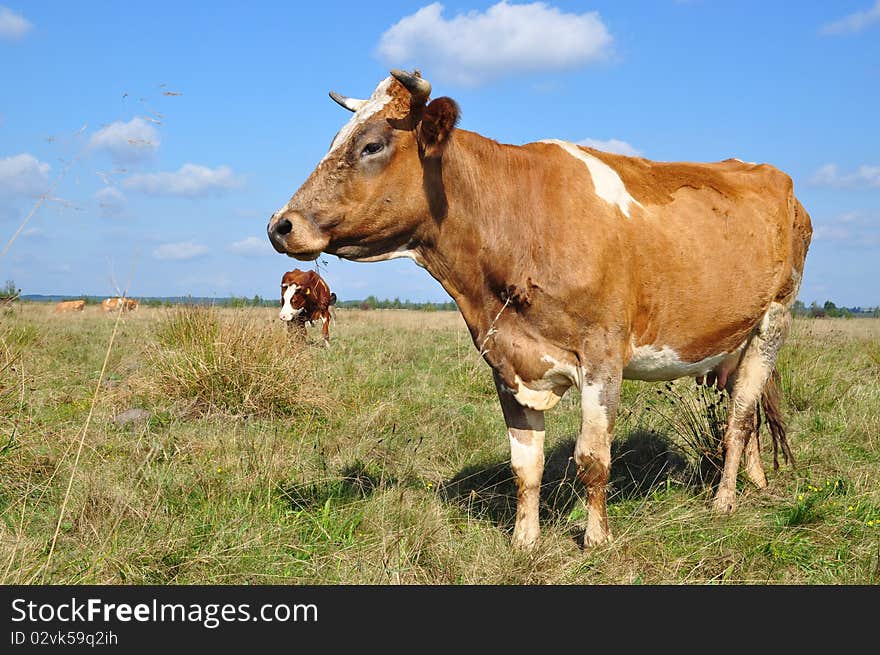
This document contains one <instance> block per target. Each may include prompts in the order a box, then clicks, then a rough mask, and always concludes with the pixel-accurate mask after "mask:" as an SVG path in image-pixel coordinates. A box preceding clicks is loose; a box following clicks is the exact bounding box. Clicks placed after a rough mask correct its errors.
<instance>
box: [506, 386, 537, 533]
mask: <svg viewBox="0 0 880 655" xmlns="http://www.w3.org/2000/svg"><path fill="white" fill-rule="evenodd" d="M495 387H496V388H497V389H498V398H499V400H500V401H501V409H502V411H503V412H504V421H505V423H507V436H508V437H509V438H510V468H511V469H512V470H513V475H514V478H515V479H516V524H515V526H514V528H513V543H514V545H515V546H519V547H521V548H530V547H532V546H534V545H535V543H536V542H537V541H538V537H539V535H540V533H541V528H540V523H539V520H538V505H539V501H540V495H541V477H542V476H543V474H544V412H539V411H536V410H533V409H529V408H528V407H523V406H522V405H520V404H519V403H518V402H517V401H516V399H515V398H514V397H513V395H512V394H510V393H509V392H508V391H507V389H506V387H505V385H504V383H503V382H502V381H501V380H499V379H498V376H497V375H495Z"/></svg>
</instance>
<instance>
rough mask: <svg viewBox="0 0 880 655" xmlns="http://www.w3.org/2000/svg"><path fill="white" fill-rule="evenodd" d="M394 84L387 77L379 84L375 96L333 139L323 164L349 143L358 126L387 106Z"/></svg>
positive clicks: (366, 102) (365, 102) (366, 101)
mask: <svg viewBox="0 0 880 655" xmlns="http://www.w3.org/2000/svg"><path fill="white" fill-rule="evenodd" d="M393 82H394V78H393V77H387V78H385V79H384V80H382V81H381V82H380V83H379V86H377V87H376V90H375V91H373V95H371V96H370V98H369V99H368V100H365V101H364V104H362V105H361V106H360V108H359V109H358V110H357V111H356V112H355V113H354V114H353V115H352V117H351V120H349V121H348V123H346V124H345V125H344V126H343V127H342V129H341V130H339V134H337V135H336V138H335V139H333V143H332V144H331V146H330V150H328V151H327V154H326V155H324V159H322V160H321V162H322V163H323V162H324V160H326V159H327V158H328V157H329V156H330V155H331V154H333V152H334V151H335V150H336V149H337V148H339V147H340V146H341V145H342V144H343V143H345V142H346V141H348V139H349V137H350V136H351V135H352V133H353V132H354V131H355V130H356V129H357V127H358V125H360V124H361V123H363V122H364V121H366V120H367V119H368V118H369V117H370V116H372V115H373V114H375V113H377V112H378V111H380V110H381V109H382V108H383V107H384V106H385V105H387V104H388V103H389V102H390V101H391V99H392V96H391V93H390V92H389V89H390V88H391V84H392V83H393Z"/></svg>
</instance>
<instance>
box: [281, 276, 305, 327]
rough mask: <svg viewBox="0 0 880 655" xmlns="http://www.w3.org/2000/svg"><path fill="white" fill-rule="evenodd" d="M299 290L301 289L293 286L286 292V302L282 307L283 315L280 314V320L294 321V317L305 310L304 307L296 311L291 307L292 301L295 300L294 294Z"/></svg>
mask: <svg viewBox="0 0 880 655" xmlns="http://www.w3.org/2000/svg"><path fill="white" fill-rule="evenodd" d="M297 289H299V287H298V286H297V285H295V284H291V285H290V286H289V287H287V288H286V289H285V290H284V296H283V298H284V302H283V303H282V305H281V313H280V314H278V318H280V319H281V320H282V321H292V320H293V317H294V316H297V315H298V314H300V313H301V312H302V310H303V308H302V307H300V308H299V309H294V308H293V307H291V305H290V301H291V300H292V299H293V294H295V293H296V290H297Z"/></svg>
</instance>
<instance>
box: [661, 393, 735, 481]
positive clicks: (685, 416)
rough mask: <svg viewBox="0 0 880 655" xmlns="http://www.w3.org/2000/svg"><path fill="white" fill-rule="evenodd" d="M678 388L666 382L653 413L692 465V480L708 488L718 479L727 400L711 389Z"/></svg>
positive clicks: (724, 394)
mask: <svg viewBox="0 0 880 655" xmlns="http://www.w3.org/2000/svg"><path fill="white" fill-rule="evenodd" d="M682 387H683V385H681V384H673V383H671V382H667V383H665V384H664V385H663V386H662V387H660V388H658V389H657V390H656V393H657V396H658V399H659V403H657V402H656V401H655V405H656V407H657V413H658V415H659V416H660V417H661V418H662V420H663V423H664V424H665V426H666V428H667V429H668V430H669V434H670V436H671V437H672V438H673V440H674V441H675V442H676V443H677V445H678V446H679V447H680V448H681V449H682V450H683V451H684V453H685V454H686V455H687V456H688V457H689V459H690V460H691V461H692V462H693V463H694V471H693V473H694V477H695V478H696V481H697V482H699V483H700V484H704V485H711V484H714V483H715V482H717V481H718V479H719V478H720V476H721V469H722V466H723V461H724V460H723V452H722V444H723V440H724V433H725V431H726V429H727V418H728V406H729V404H730V403H729V402H728V400H729V398H728V396H727V394H726V392H724V391H719V390H718V389H716V388H715V387H714V386H709V385H705V386H703V385H696V386H693V385H692V384H688V388H682Z"/></svg>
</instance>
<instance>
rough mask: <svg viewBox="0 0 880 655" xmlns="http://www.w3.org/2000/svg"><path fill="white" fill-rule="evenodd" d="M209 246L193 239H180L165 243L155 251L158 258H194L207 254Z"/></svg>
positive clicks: (154, 253) (154, 254)
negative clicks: (175, 241)
mask: <svg viewBox="0 0 880 655" xmlns="http://www.w3.org/2000/svg"><path fill="white" fill-rule="evenodd" d="M207 252H208V247H207V246H204V245H202V244H199V243H194V242H192V241H180V242H178V243H163V244H162V245H161V246H159V247H158V248H156V249H155V250H154V251H153V257H155V258H156V259H177V260H181V259H193V258H194V257H201V256H202V255H204V254H207Z"/></svg>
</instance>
